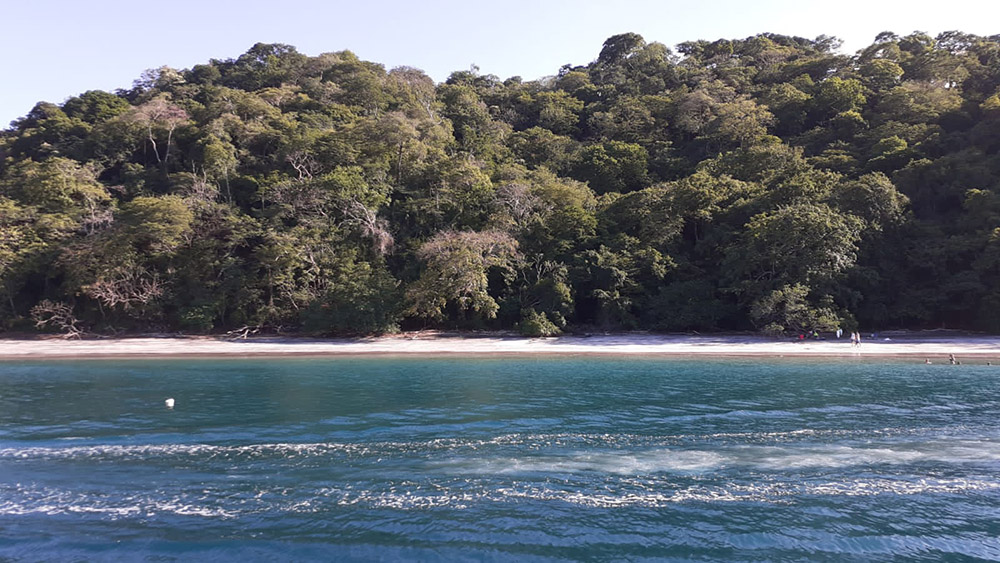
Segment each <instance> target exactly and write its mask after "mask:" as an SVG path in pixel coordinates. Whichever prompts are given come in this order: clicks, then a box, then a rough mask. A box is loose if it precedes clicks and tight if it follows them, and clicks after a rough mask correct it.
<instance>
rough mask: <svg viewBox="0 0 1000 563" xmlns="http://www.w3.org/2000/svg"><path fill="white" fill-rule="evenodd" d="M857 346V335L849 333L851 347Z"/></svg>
mask: <svg viewBox="0 0 1000 563" xmlns="http://www.w3.org/2000/svg"><path fill="white" fill-rule="evenodd" d="M857 345H858V333H856V332H852V333H851V346H852V347H854V346H857Z"/></svg>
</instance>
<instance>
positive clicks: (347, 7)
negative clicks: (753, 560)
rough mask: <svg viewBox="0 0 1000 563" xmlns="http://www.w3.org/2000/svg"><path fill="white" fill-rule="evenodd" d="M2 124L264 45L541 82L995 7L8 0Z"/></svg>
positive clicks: (995, 17) (858, 34) (999, 8)
mask: <svg viewBox="0 0 1000 563" xmlns="http://www.w3.org/2000/svg"><path fill="white" fill-rule="evenodd" d="M0 26H2V27H0V29H3V36H4V46H5V49H4V51H5V52H4V53H3V56H2V57H0V77H2V82H0V127H3V126H5V125H6V124H7V123H9V122H10V121H11V120H13V119H15V118H17V117H19V116H22V115H24V114H25V113H27V112H28V111H29V110H30V109H31V107H32V106H33V105H34V104H35V102H37V101H39V100H46V101H50V102H56V103H61V102H62V101H64V100H65V99H66V98H67V97H68V96H72V95H75V94H78V93H80V92H83V91H86V90H92V89H101V90H109V91H113V90H115V89H117V88H123V87H128V86H130V85H131V84H132V81H133V80H135V79H136V78H137V77H138V76H139V74H140V73H142V71H143V70H145V69H147V68H157V67H160V66H163V65H167V66H172V67H175V68H190V67H191V66H193V65H195V64H199V63H203V62H206V61H208V59H210V58H216V59H227V58H235V57H237V56H239V55H240V54H242V53H243V52H245V51H246V50H247V49H248V48H250V46H251V45H253V44H254V43H256V42H258V41H263V42H268V43H287V44H290V45H294V46H295V47H296V48H298V50H299V51H300V52H302V53H305V54H307V55H318V54H320V53H324V52H330V51H339V50H343V49H350V50H352V51H354V52H355V53H357V54H358V56H360V57H361V58H363V59H366V60H371V61H375V62H379V63H382V64H384V65H385V66H386V68H392V67H394V66H400V65H407V66H413V67H417V68H421V69H423V70H424V71H426V72H427V73H428V74H429V75H430V76H431V77H433V78H434V79H435V80H437V81H442V80H444V79H445V78H447V77H448V74H450V73H451V72H452V71H455V70H465V69H468V68H469V66H470V65H471V64H476V65H478V66H479V67H480V69H481V72H483V73H487V74H496V75H498V76H500V77H501V78H507V77H510V76H513V75H519V76H522V77H524V78H525V79H528V80H530V79H535V78H539V77H542V76H547V75H551V74H555V73H556V72H557V71H558V69H559V67H560V66H562V65H563V64H566V63H572V64H586V63H588V62H590V61H592V60H593V59H595V58H596V57H597V54H598V52H600V49H601V44H602V43H603V42H604V40H605V39H607V38H608V37H609V36H611V35H615V34H618V33H624V32H628V31H633V32H636V33H639V34H641V35H642V36H643V37H645V39H646V40H647V41H659V42H661V43H665V44H667V45H668V46H670V47H673V46H674V45H676V44H677V43H680V42H682V41H689V40H695V39H708V40H714V39H719V38H723V37H724V38H743V37H747V36H750V35H754V34H756V33H760V32H765V31H769V32H774V33H784V34H788V35H799V36H802V37H809V38H814V37H816V36H817V35H820V34H827V35H833V36H836V37H839V38H841V39H843V40H844V41H845V45H844V49H843V50H844V51H845V52H854V51H855V50H857V49H859V48H861V47H863V46H865V45H868V44H869V43H870V42H871V41H872V39H874V37H875V35H876V34H877V33H879V32H881V31H887V30H888V31H895V32H896V33H899V34H907V33H910V32H911V31H914V30H921V31H926V32H928V33H931V34H932V35H935V34H937V33H939V32H941V31H948V30H960V31H964V32H967V33H975V34H979V35H993V34H998V33H1000V2H997V1H995V0H949V1H942V0H935V1H925V0H911V1H906V2H901V1H892V2H880V1H878V0H867V1H862V0H839V1H831V2H822V3H820V2H810V1H806V0H799V1H788V0H764V1H759V2H754V1H751V0H742V1H740V0H702V1H699V0H689V1H684V2H679V1H673V0H661V1H655V0H617V1H613V2H612V1H606V2H602V1H596V0H577V1H568V0H533V1H532V0H507V1H494V2H475V1H466V2H462V1H458V0H427V1H420V0H413V1H401V0H396V1H392V0H354V1H350V2H339V1H326V2H323V1H320V0H285V1H281V0H268V1H260V0H242V1H236V0H218V1H213V0H200V1H194V0H170V1H163V2H136V1H135V0H129V1H119V0H87V1H84V0H63V1H57V0H33V1H30V2H29V1H26V0H0Z"/></svg>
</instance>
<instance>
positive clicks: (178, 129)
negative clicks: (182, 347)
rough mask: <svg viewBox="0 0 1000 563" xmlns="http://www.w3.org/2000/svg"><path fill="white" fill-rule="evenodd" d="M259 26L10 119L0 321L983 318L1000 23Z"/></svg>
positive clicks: (719, 325) (990, 263) (915, 321)
mask: <svg viewBox="0 0 1000 563" xmlns="http://www.w3.org/2000/svg"><path fill="white" fill-rule="evenodd" d="M838 47H839V42H838V41H837V40H836V39H834V38H831V37H826V36H821V37H819V38H817V39H815V40H809V39H803V38H800V37H788V36H782V35H774V34H767V33H765V34H761V35H757V36H754V37H749V38H747V39H742V40H719V41H714V42H709V41H694V42H687V43H682V44H680V45H677V46H676V49H675V50H671V49H670V48H668V47H666V46H665V45H663V44H660V43H655V42H652V43H647V42H646V41H645V40H644V39H643V38H642V37H640V36H639V35H636V34H631V33H628V34H623V35H617V36H614V37H611V38H610V39H608V40H607V41H606V42H605V43H604V45H603V48H602V49H600V52H599V55H598V56H597V58H596V60H594V61H593V62H591V63H589V64H586V65H582V66H573V65H566V66H564V67H562V68H561V69H553V70H554V71H555V70H558V73H557V74H556V75H555V76H553V77H550V78H545V79H542V80H537V81H524V80H522V79H521V78H519V77H513V78H508V79H506V80H502V79H500V78H498V77H496V76H491V75H482V74H480V73H479V72H478V69H475V68H473V69H471V70H468V71H459V72H455V73H453V74H452V75H451V76H450V78H448V80H447V81H445V82H444V83H442V84H435V83H434V81H433V80H431V79H430V78H429V77H428V76H427V75H425V74H424V73H423V72H421V71H420V70H417V69H414V68H408V67H400V68H394V69H392V70H389V71H387V70H386V69H385V68H384V67H383V66H382V65H380V64H377V63H374V62H368V61H363V60H360V59H359V58H358V57H357V56H356V55H354V54H353V53H351V52H350V51H342V52H336V53H326V54H322V55H319V56H316V57H309V56H306V55H303V54H301V53H299V52H297V51H296V50H295V48H293V47H291V46H288V45H280V44H257V45H254V46H253V47H252V48H251V49H250V50H249V51H248V52H247V53H246V54H244V55H242V56H240V57H239V58H236V59H233V60H211V61H210V62H208V63H207V64H202V65H197V66H195V67H194V68H191V69H187V70H175V69H172V68H167V67H162V68H159V69H156V70H152V71H148V72H146V73H145V74H143V76H142V77H140V78H139V79H138V80H137V81H136V82H135V84H134V86H133V87H132V88H131V89H128V90H120V91H117V92H115V93H108V92H103V91H89V92H85V93H82V94H80V95H78V96H74V97H71V98H69V99H68V100H66V101H65V102H64V103H62V104H53V103H46V102H42V103H39V104H37V105H36V106H35V107H34V108H33V109H31V111H30V112H29V113H28V114H27V115H25V116H24V117H23V118H20V119H18V120H16V121H15V122H14V123H13V124H12V125H11V127H10V128H8V129H7V130H5V131H3V132H2V133H0V329H7V330H34V329H35V328H36V327H37V328H41V329H45V330H60V331H70V332H73V331H78V330H87V331H96V332H110V333H117V332H120V331H140V330H141V331H148V330H160V331H166V330H170V331H184V332H224V331H228V330H233V329H241V328H244V329H245V330H247V328H246V327H250V328H249V329H252V330H256V329H262V330H265V331H299V332H304V333H314V334H365V333H378V332H385V331H392V330H396V329H398V328H404V329H406V328H423V327H441V328H483V329H511V328H517V329H520V330H521V331H523V332H524V333H526V334H554V333H558V332H559V331H560V330H566V329H571V330H572V329H578V330H589V329H595V328H597V329H604V330H627V329H648V330H656V331H689V330H698V331H710V330H763V331H766V332H774V333H777V332H781V331H799V330H807V329H814V328H815V329H819V330H825V329H832V328H834V327H836V326H842V327H844V328H845V329H851V328H854V327H858V326H860V327H861V328H863V329H866V330H867V329H874V330H878V329H886V328H896V327H906V328H923V327H950V328H964V329H975V330H989V331H998V330H1000V35H994V36H991V37H979V36H974V35H968V34H964V33H959V32H948V33H943V34H941V35H939V36H937V37H930V36H928V35H926V34H923V33H919V32H918V33H913V34H910V35H907V36H905V37H901V36H898V35H895V34H892V33H883V34H880V35H879V36H878V37H877V38H876V39H875V42H874V43H873V44H872V45H871V46H869V47H867V48H865V49H863V50H861V51H859V52H858V53H856V54H855V55H853V56H848V55H843V54H839V53H838V51H837V49H838Z"/></svg>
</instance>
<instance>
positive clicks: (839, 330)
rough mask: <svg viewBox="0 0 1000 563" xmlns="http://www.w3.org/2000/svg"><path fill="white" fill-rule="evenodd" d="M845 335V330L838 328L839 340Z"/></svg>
mask: <svg viewBox="0 0 1000 563" xmlns="http://www.w3.org/2000/svg"><path fill="white" fill-rule="evenodd" d="M843 335H844V329H842V328H840V327H839V326H838V327H837V338H840V337H841V336H843Z"/></svg>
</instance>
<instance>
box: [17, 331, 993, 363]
mask: <svg viewBox="0 0 1000 563" xmlns="http://www.w3.org/2000/svg"><path fill="white" fill-rule="evenodd" d="M949 354H954V355H955V357H956V358H957V359H958V360H959V361H962V360H963V358H968V359H969V360H970V361H973V360H974V361H975V362H976V363H983V362H985V361H989V360H1000V336H968V335H961V336H957V335H956V336H937V335H933V336H930V335H914V334H904V335H892V336H888V337H886V338H882V337H879V338H878V339H870V340H863V341H862V344H861V346H858V347H853V346H851V343H850V341H849V340H847V339H843V338H842V339H839V340H838V339H833V340H806V341H793V340H791V339H786V340H779V339H774V338H768V337H763V336H746V335H719V336H681V335H648V334H613V335H595V336H560V337H551V338H528V337H519V336H507V335H478V334H476V335H461V336H455V335H450V334H439V333H426V332H421V333H404V334H400V335H392V336H382V337H368V338H331V339H315V338H299V337H267V336H265V337H251V338H248V339H245V340H244V339H231V338H224V337H214V336H188V337H176V336H171V337H132V338H128V337H126V338H108V339H93V340H66V339H60V338H30V339H0V360H48V359H51V360H68V359H115V358H122V359H124V358H254V357H275V358H290V357H299V358H309V357H332V356H397V357H398V356H414V357H428V356H442V357H451V356H456V357H459V356H505V355H510V356H535V355H539V356H615V355H619V356H664V357H668V356H669V357H703V358H711V357H775V358H776V357H788V358H794V357H801V358H844V359H851V358H880V357H881V358H891V357H900V358H926V359H930V360H931V361H932V362H933V363H942V362H943V363H948V356H949ZM996 363H997V364H998V365H1000V361H998V362H996Z"/></svg>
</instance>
